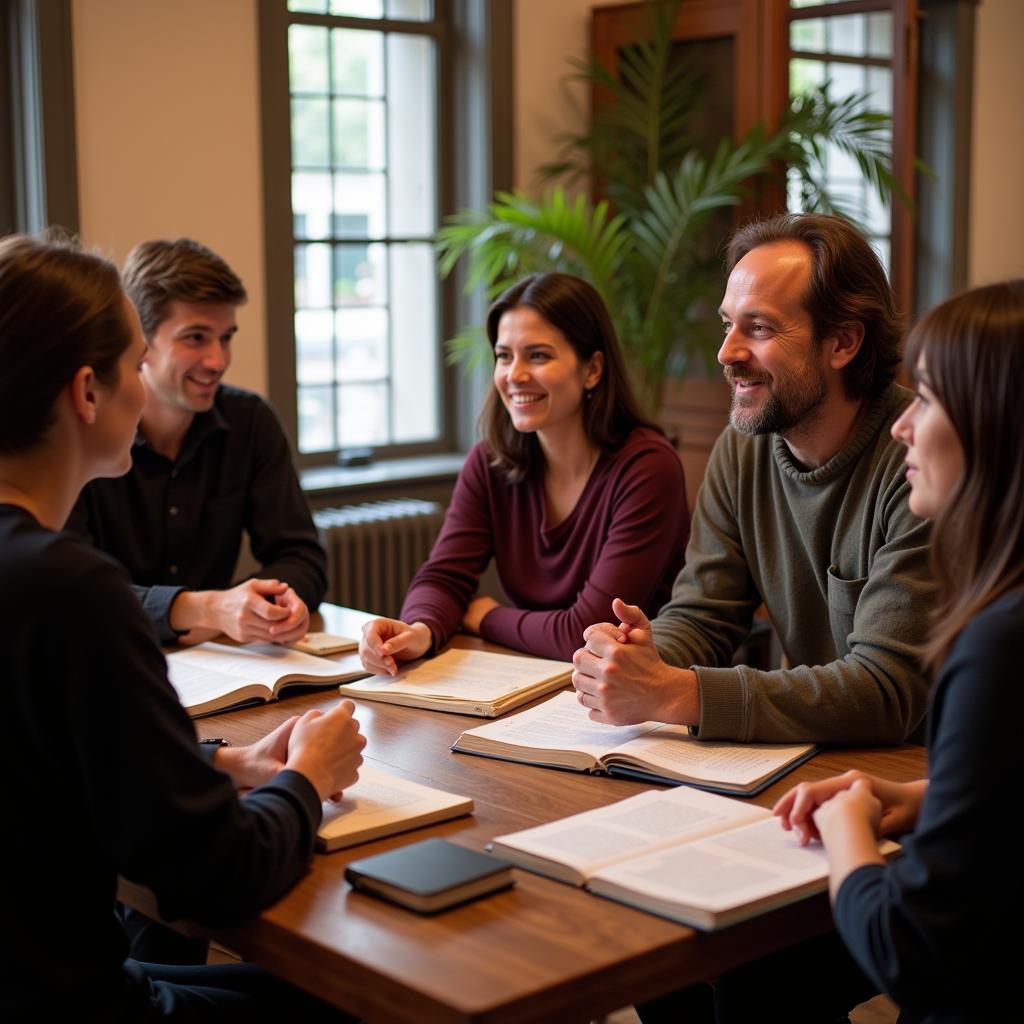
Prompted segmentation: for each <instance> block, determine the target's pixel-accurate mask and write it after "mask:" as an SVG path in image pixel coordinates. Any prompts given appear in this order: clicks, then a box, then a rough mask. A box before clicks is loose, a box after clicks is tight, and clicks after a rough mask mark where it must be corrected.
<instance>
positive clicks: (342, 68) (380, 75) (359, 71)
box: [331, 28, 384, 97]
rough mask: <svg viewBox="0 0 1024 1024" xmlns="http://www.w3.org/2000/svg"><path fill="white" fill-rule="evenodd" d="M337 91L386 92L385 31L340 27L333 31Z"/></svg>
mask: <svg viewBox="0 0 1024 1024" xmlns="http://www.w3.org/2000/svg"><path fill="white" fill-rule="evenodd" d="M331 46H332V48H333V49H332V54H331V68H332V72H333V79H332V86H333V89H334V92H336V93H342V94H346V95H350V96H377V97H379V96H383V95H384V33H383V32H362V31H359V30H358V29H350V28H336V29H333V30H332V32H331Z"/></svg>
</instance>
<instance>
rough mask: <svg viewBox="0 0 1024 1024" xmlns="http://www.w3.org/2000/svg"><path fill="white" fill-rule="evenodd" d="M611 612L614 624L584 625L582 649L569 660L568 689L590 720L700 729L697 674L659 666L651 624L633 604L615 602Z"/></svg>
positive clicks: (662, 664) (659, 660)
mask: <svg viewBox="0 0 1024 1024" xmlns="http://www.w3.org/2000/svg"><path fill="white" fill-rule="evenodd" d="M612 612H613V613H614V614H615V615H617V616H618V618H619V623H618V625H613V624H612V623H610V622H599V623H597V624H596V625H594V626H588V627H587V628H586V630H584V632H583V641H584V646H583V647H581V648H580V649H579V650H578V651H576V653H575V654H574V655H573V656H572V663H573V666H574V669H575V671H574V672H573V674H572V685H573V686H574V687H575V688H576V695H577V699H578V700H579V702H580V704H582V705H583V706H584V707H585V708H588V709H589V713H590V719H591V720H592V721H594V722H604V723H605V724H607V725H634V724H636V723H638V722H647V721H657V722H672V723H675V724H677V725H696V724H698V722H699V719H700V702H699V696H698V690H697V676H696V673H694V672H693V671H691V670H690V669H683V668H673V667H672V666H671V665H666V664H665V662H664V661H662V659H661V655H659V654H658V649H657V648H656V647H655V646H654V639H653V637H652V635H651V624H650V622H649V621H648V619H647V616H646V615H644V613H643V611H642V610H641V609H640V608H638V607H637V606H636V605H632V604H626V602H625V601H622V600H620V599H619V598H615V600H614V601H612Z"/></svg>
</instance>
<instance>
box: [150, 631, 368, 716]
mask: <svg viewBox="0 0 1024 1024" xmlns="http://www.w3.org/2000/svg"><path fill="white" fill-rule="evenodd" d="M167 675H168V677H169V678H170V680H171V685H172V686H173V687H174V689H175V690H176V691H177V692H178V697H179V699H180V700H181V703H182V705H183V706H184V708H185V710H186V711H187V712H188V713H189V714H190V715H191V716H192V717H193V718H198V717H199V716H200V715H209V714H212V713H213V712H215V711H225V710H227V709H228V708H233V707H238V706H240V705H242V704H254V703H257V704H258V703H263V702H265V701H270V700H276V699H277V698H278V696H279V695H280V693H281V691H282V690H283V689H284V688H285V687H287V686H295V685H301V686H329V685H332V684H334V683H337V682H339V681H340V680H343V679H353V678H356V677H358V676H364V675H366V669H364V668H363V666H362V664H361V662H360V661H359V656H358V655H357V654H347V655H342V656H341V657H339V658H337V659H333V660H331V659H327V658H318V657H315V656H314V655H312V654H303V653H301V652H300V651H293V650H290V649H289V648H287V647H281V646H280V645H278V644H264V643H253V644H245V645H244V646H237V647H236V646H232V645H229V644H219V643H215V642H213V641H210V642H208V643H204V644H197V645H196V646H195V647H186V648H185V649H184V650H181V651H174V652H173V653H171V654H169V655H167Z"/></svg>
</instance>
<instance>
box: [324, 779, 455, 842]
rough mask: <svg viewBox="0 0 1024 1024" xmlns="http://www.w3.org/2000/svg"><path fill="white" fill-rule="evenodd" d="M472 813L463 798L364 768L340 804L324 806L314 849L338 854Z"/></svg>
mask: <svg viewBox="0 0 1024 1024" xmlns="http://www.w3.org/2000/svg"><path fill="white" fill-rule="evenodd" d="M472 813H473V801H472V800H471V799H470V798H469V797H468V796H456V795H455V794H454V793H446V792H444V791H443V790H440V789H433V788H431V787H430V786H423V785H421V784H420V783H418V782H409V781H408V780H406V779H400V778H399V777H398V776H397V775H389V774H388V773H387V772H382V771H381V770H380V769H379V768H373V767H371V766H370V765H368V764H366V763H364V764H363V766H362V767H361V768H360V769H359V781H358V782H357V783H356V784H355V785H354V786H350V787H349V788H348V789H346V790H345V794H344V798H343V799H342V801H341V803H340V804H335V803H331V802H330V801H329V800H327V801H325V802H324V816H323V821H322V822H321V823H320V829H319V831H318V832H317V834H316V845H317V848H318V849H320V850H341V849H343V848H344V847H346V846H355V845H356V844H357V843H368V842H369V841H370V840H371V839H380V838H381V837H383V836H390V835H394V834H395V833H397V832H406V831H408V830H409V829H413V828H420V827H421V826H423V825H432V824H433V823H434V822H437V821H447V820H448V819H449V818H458V817H460V816H461V815H463V814H472Z"/></svg>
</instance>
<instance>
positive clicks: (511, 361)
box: [494, 306, 603, 435]
mask: <svg viewBox="0 0 1024 1024" xmlns="http://www.w3.org/2000/svg"><path fill="white" fill-rule="evenodd" d="M602 368H603V356H602V355H601V353H600V352H595V353H594V355H593V356H592V357H591V358H590V360H589V361H587V362H586V363H584V362H583V361H582V360H580V359H579V357H578V356H577V355H576V351H575V349H573V347H572V345H571V344H570V343H569V342H568V341H567V340H566V337H565V335H564V334H562V332H561V331H559V330H558V329H557V328H555V327H552V325H551V324H550V323H548V321H547V320H545V319H544V317H542V316H541V315H540V314H539V313H537V312H536V311H535V310H533V309H530V308H529V307H528V306H516V307H514V308H513V309H510V310H508V311H507V312H505V313H504V314H503V315H502V317H501V320H500V321H499V323H498V338H497V341H496V342H495V345H494V386H495V388H497V391H498V394H499V395H500V396H501V400H502V402H503V403H504V405H505V408H506V409H507V410H508V414H509V418H510V419H511V421H512V425H513V426H514V427H515V428H516V430H518V431H521V432H523V433H531V432H534V431H536V432H538V433H540V434H542V435H543V434H545V433H551V432H555V431H558V430H561V429H564V428H565V427H567V426H569V427H580V426H582V422H583V411H582V405H583V402H584V401H585V399H584V397H583V396H584V392H585V391H586V390H587V389H588V388H592V387H594V386H595V385H596V384H597V382H598V381H599V380H600V379H601V371H602Z"/></svg>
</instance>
